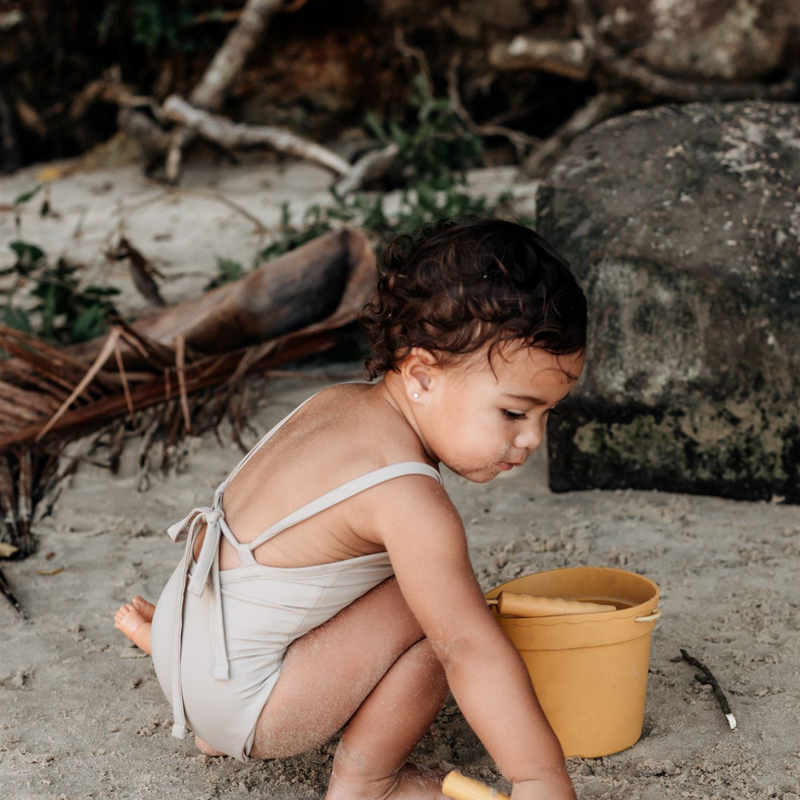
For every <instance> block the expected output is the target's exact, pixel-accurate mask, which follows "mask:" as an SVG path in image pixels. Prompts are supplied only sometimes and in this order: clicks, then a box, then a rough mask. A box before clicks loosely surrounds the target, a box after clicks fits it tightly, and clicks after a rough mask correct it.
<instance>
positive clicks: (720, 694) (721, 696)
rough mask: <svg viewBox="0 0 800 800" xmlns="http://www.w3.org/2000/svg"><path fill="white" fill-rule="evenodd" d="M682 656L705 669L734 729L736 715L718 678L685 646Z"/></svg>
mask: <svg viewBox="0 0 800 800" xmlns="http://www.w3.org/2000/svg"><path fill="white" fill-rule="evenodd" d="M681 657H682V658H683V660H684V661H686V662H688V663H689V664H691V665H692V666H693V667H697V668H698V669H700V670H702V671H703V675H705V677H706V679H707V680H708V683H710V684H711V688H712V689H713V690H714V695H715V696H716V698H717V700H718V701H719V706H720V708H721V709H722V713H723V714H724V715H725V718H726V719H727V720H728V725H730V726H731V730H733V729H734V728H735V727H736V717H734V716H733V714H732V713H731V707H730V706H729V705H728V700H727V698H726V697H725V694H724V693H723V691H722V689H721V688H720V685H719V683H717V679H716V678H715V677H714V674H713V673H712V672H711V670H710V669H709V668H708V667H707V666H706V665H705V664H703V663H702V662H701V661H698V660H697V659H696V658H695V657H694V656H690V655H689V654H688V653H687V652H686V651H685V650H684V649H683V648H681Z"/></svg>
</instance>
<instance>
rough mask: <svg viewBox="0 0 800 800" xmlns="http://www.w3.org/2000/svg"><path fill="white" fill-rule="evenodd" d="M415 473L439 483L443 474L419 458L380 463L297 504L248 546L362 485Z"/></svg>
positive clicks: (375, 484) (356, 489) (360, 487)
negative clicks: (368, 470) (302, 503)
mask: <svg viewBox="0 0 800 800" xmlns="http://www.w3.org/2000/svg"><path fill="white" fill-rule="evenodd" d="M415 474H416V475H427V476H429V477H431V478H435V479H436V480H437V481H439V483H442V476H441V475H440V474H439V472H438V470H436V469H434V468H433V467H431V466H429V465H428V464H422V463H421V462H419V461H401V462H399V463H397V464H390V465H389V466H388V467H381V468H380V469H376V470H373V471H372V472H368V473H367V474H366V475H361V476H360V477H358V478H354V479H353V480H351V481H348V482H347V483H344V484H342V485H341V486H337V487H336V488H335V489H332V490H331V491H330V492H327V493H326V494H324V495H322V497H318V498H317V499H316V500H312V501H311V502H310V503H306V505H304V506H302V508H298V509H297V511H294V512H292V513H291V514H289V516H288V517H284V518H283V519H282V520H281V521H280V522H276V523H275V524H274V525H273V526H272V527H270V528H268V529H267V530H265V531H264V532H263V533H261V534H259V535H258V536H257V537H256V538H255V539H253V541H252V542H250V543H249V544H248V545H247V546H248V548H249V549H250V550H251V551H252V550H255V548H256V547H258V546H259V545H261V544H264V542H266V541H268V540H269V539H271V538H272V537H273V536H277V535H278V534H279V533H281V532H282V531H285V530H286V529H287V528H290V527H291V526H292V525H297V524H299V523H300V522H303V521H304V520H307V519H308V518H309V517H313V516H314V515H315V514H319V513H320V512H321V511H324V510H325V509H326V508H330V507H331V506H334V505H336V504H337V503H341V502H342V501H343V500H346V499H347V498H348V497H352V496H353V495H355V494H358V493H359V492H363V491H364V490H365V489H369V488H371V487H372V486H377V485H378V484H379V483H383V482H384V481H388V480H391V479H392V478H398V477H400V476H401V475H415Z"/></svg>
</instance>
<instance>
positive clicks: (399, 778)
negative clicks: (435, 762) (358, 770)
mask: <svg viewBox="0 0 800 800" xmlns="http://www.w3.org/2000/svg"><path fill="white" fill-rule="evenodd" d="M445 775H447V773H446V772H444V771H443V770H438V769H430V768H429V767H422V766H418V765H417V764H406V765H405V766H403V768H402V769H401V770H400V772H398V773H397V775H396V776H395V778H394V780H393V781H390V782H389V783H384V782H382V781H381V782H374V783H370V784H369V785H364V786H359V787H355V786H344V785H342V784H341V783H339V784H338V785H329V786H328V793H327V794H326V795H325V800H356V798H358V800H445V796H444V795H443V794H442V781H443V780H444V777H445Z"/></svg>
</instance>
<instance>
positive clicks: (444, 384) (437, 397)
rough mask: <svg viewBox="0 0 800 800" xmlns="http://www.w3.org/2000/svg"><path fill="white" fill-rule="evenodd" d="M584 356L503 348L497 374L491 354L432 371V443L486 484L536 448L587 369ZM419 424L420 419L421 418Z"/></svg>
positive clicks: (454, 466)
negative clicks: (557, 408) (549, 419)
mask: <svg viewBox="0 0 800 800" xmlns="http://www.w3.org/2000/svg"><path fill="white" fill-rule="evenodd" d="M583 364H584V354H583V353H578V354H574V355H569V356H554V355H551V354H550V353H546V352H545V351H544V350H540V349H539V348H535V347H534V348H532V347H519V346H516V347H514V348H513V349H512V348H511V347H509V346H506V347H505V349H502V348H500V349H499V352H498V353H497V355H496V356H495V357H494V371H495V373H496V375H497V377H495V375H494V374H493V373H492V370H491V367H490V366H489V362H488V360H487V358H486V349H484V350H481V351H480V352H478V353H476V354H474V356H473V357H472V358H471V359H470V360H469V362H467V363H464V364H461V365H458V366H456V367H451V368H447V367H445V368H443V369H441V370H439V371H437V372H436V373H434V376H433V380H432V382H431V385H430V392H429V397H428V398H427V403H426V405H427V408H426V410H425V415H424V422H423V423H422V424H423V425H424V435H425V438H426V440H427V443H428V445H429V446H430V447H431V449H432V450H433V451H434V452H435V453H436V455H437V456H438V457H439V460H440V461H442V462H444V463H445V464H446V465H447V466H448V467H449V468H450V469H451V470H453V471H454V472H456V473H457V474H459V475H462V476H463V477H465V478H467V479H468V480H471V481H473V482H475V483H486V482H488V481H490V480H492V479H493V478H494V477H495V476H496V475H497V474H498V473H500V472H503V471H506V470H507V469H508V468H509V466H508V465H509V464H514V465H516V464H520V463H522V462H523V461H525V460H526V459H527V458H528V456H529V455H531V453H533V452H534V451H535V450H537V449H538V447H539V445H540V444H541V443H542V438H543V436H544V431H545V425H546V423H547V416H548V413H549V412H550V409H552V408H553V407H554V406H555V405H557V404H558V403H559V402H560V401H561V400H563V399H564V397H566V395H567V394H568V393H569V391H570V390H571V389H572V387H573V386H574V385H575V382H576V380H577V378H575V379H572V378H571V377H570V375H572V376H580V374H581V371H582V370H583ZM420 421H421V422H422V420H420Z"/></svg>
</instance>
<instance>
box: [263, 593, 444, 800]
mask: <svg viewBox="0 0 800 800" xmlns="http://www.w3.org/2000/svg"><path fill="white" fill-rule="evenodd" d="M446 697H447V682H446V680H445V676H444V670H443V668H442V666H441V664H440V663H439V660H438V659H437V658H436V656H435V655H434V653H433V651H432V649H431V647H430V645H429V643H428V642H427V640H425V639H424V638H423V633H422V630H421V629H420V627H419V624H418V623H417V621H416V619H415V618H414V615H413V614H412V613H411V611H410V609H409V608H408V605H407V604H406V602H405V600H404V599H403V596H402V594H401V593H400V589H399V587H398V586H397V581H396V580H395V579H394V578H391V579H389V580H387V581H384V582H383V583H382V584H380V586H378V587H376V588H375V589H373V590H372V591H370V592H368V593H367V594H365V595H364V596H363V597H361V598H359V599H358V600H357V601H356V602H355V603H353V604H352V605H350V606H348V607H347V608H346V609H344V610H343V611H341V612H340V613H339V614H337V615H336V616H335V617H334V618H333V619H331V620H329V621H328V622H326V623H325V624H324V625H321V626H320V627H319V628H315V629H314V630H313V631H311V632H309V633H308V634H306V635H305V636H303V637H301V638H300V639H298V640H297V641H296V642H295V643H294V644H293V645H292V646H291V647H290V648H289V651H288V652H287V655H286V660H285V662H284V665H283V669H282V671H281V676H280V678H279V679H278V682H277V684H276V685H275V689H274V690H273V692H272V695H271V696H270V699H269V701H268V702H267V704H266V706H265V707H264V710H263V711H262V712H261V716H260V717H259V720H258V725H257V727H256V735H255V740H254V743H253V748H252V750H251V752H250V755H251V756H253V757H254V758H281V757H285V756H290V755H295V754H297V753H302V752H304V751H306V750H309V749H311V748H314V747H317V746H319V745H320V744H322V743H324V742H326V741H328V740H329V739H330V738H331V737H332V736H333V735H334V734H335V733H336V732H337V731H339V730H340V729H341V728H342V727H343V726H344V725H346V726H347V727H346V728H345V730H344V733H343V735H342V739H341V742H340V743H339V748H338V750H337V751H336V756H335V758H334V762H333V773H332V775H331V782H330V785H329V787H328V794H327V798H328V800H334V799H335V800H338V799H339V798H349V800H358V799H359V798H369V799H370V800H371V799H373V798H374V800H378V798H388V797H392V798H398V800H399V799H400V798H409V800H410V798H431V799H432V798H442V797H443V796H442V795H441V793H440V792H439V788H440V786H441V779H442V775H443V773H442V774H438V775H436V774H433V773H432V772H431V771H426V770H422V769H418V768H416V767H411V766H407V767H405V768H403V764H404V763H405V760H406V758H407V757H408V754H409V753H410V752H411V750H412V749H413V748H414V746H415V745H416V743H417V742H418V741H419V739H420V738H421V737H422V736H423V734H424V733H425V732H426V731H427V730H428V728H429V727H430V725H431V723H432V722H433V720H434V719H435V718H436V715H437V714H438V713H439V710H440V709H441V707H442V704H443V703H444V701H445V699H446ZM401 768H402V769H401Z"/></svg>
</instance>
